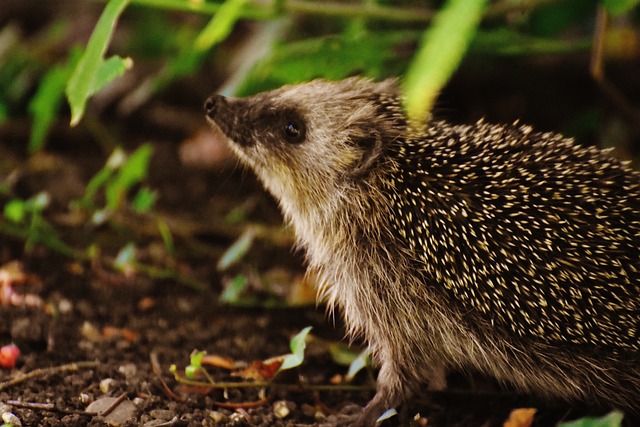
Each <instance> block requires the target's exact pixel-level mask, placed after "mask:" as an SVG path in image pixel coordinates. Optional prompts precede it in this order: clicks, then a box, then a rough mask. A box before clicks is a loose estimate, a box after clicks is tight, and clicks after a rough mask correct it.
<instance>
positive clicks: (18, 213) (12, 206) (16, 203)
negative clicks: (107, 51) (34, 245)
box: [2, 199, 27, 223]
mask: <svg viewBox="0 0 640 427" xmlns="http://www.w3.org/2000/svg"><path fill="white" fill-rule="evenodd" d="M2 213H3V215H4V217H5V218H7V219H8V220H9V221H11V222H15V223H21V222H22V221H23V220H24V217H25V215H26V213H27V209H26V206H25V202H24V200H20V199H11V200H9V201H8V202H7V204H5V205H4V208H3V210H2Z"/></svg>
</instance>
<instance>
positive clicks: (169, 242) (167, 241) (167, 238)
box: [156, 218, 175, 255]
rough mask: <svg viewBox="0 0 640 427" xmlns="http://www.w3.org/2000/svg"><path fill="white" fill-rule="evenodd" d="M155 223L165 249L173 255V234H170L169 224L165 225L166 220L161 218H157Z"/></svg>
mask: <svg viewBox="0 0 640 427" xmlns="http://www.w3.org/2000/svg"><path fill="white" fill-rule="evenodd" d="M156 224H157V225H158V231H159V232H160V236H161V237H162V241H163V242H164V247H165V249H166V250H167V252H168V253H169V254H170V255H173V254H174V252H175V245H174V244H173V235H172V234H171V229H170V228H169V225H167V222H166V221H165V220H164V219H162V218H157V219H156Z"/></svg>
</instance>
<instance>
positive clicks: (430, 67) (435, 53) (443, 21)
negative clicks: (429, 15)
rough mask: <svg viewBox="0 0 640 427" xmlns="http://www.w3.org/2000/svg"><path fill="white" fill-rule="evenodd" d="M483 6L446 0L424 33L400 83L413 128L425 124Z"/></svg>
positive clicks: (477, 0) (482, 1)
mask: <svg viewBox="0 0 640 427" xmlns="http://www.w3.org/2000/svg"><path fill="white" fill-rule="evenodd" d="M486 3H487V0H448V1H447V2H446V3H445V5H444V6H443V7H442V9H441V10H440V11H439V12H438V14H437V15H436V16H435V18H434V20H433V24H432V25H431V26H430V27H429V28H428V29H427V31H425V33H424V37H423V39H422V42H421V45H420V47H419V49H418V52H416V54H415V56H414V59H413V61H412V63H411V65H410V67H409V70H408V71H407V74H406V77H405V80H404V94H405V99H404V106H405V109H406V111H407V115H408V116H409V120H410V121H411V122H412V123H413V125H415V126H423V125H424V123H426V119H427V117H428V115H429V111H430V110H431V106H432V104H433V101H434V100H435V98H436V96H437V94H438V92H439V91H440V90H441V89H442V87H443V86H444V85H445V83H446V82H447V81H448V80H449V78H450V77H451V75H452V74H453V72H454V71H455V69H456V68H457V66H458V64H459V63H460V61H461V60H462V57H463V56H464V53H465V51H466V50H467V48H468V46H469V44H470V43H471V41H472V40H473V37H474V35H475V32H476V30H477V28H478V25H479V24H480V19H481V17H482V13H483V11H484V9H485V6H486Z"/></svg>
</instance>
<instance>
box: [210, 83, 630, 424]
mask: <svg viewBox="0 0 640 427" xmlns="http://www.w3.org/2000/svg"><path fill="white" fill-rule="evenodd" d="M205 108H206V110H207V115H208V118H209V121H210V122H211V123H212V124H213V125H214V128H217V129H218V130H219V131H222V132H223V133H224V134H225V135H226V137H227V139H228V140H229V141H230V145H231V147H232V149H233V151H234V152H235V153H236V154H237V155H238V156H239V157H240V159H241V160H242V161H243V162H244V163H246V164H247V165H248V166H249V167H251V168H252V169H253V170H254V171H255V172H256V174H257V176H258V177H259V178H260V180H261V181H262V182H263V183H264V185H265V187H266V188H267V189H268V190H269V191H270V192H271V193H272V194H273V195H274V196H275V197H276V198H277V199H278V201H279V203H280V206H281V207H282V210H283V212H284V215H285V217H286V218H287V219H288V221H290V222H291V223H292V224H293V226H294V229H295V233H296V237H297V241H298V243H299V245H300V246H301V247H302V248H303V249H304V251H305V253H306V255H307V259H308V262H309V264H310V267H312V268H313V269H314V270H316V271H317V272H318V273H319V274H320V277H321V278H322V287H321V289H320V291H321V293H322V294H323V295H324V296H325V297H326V298H327V300H328V301H329V306H330V307H332V308H333V307H336V308H338V309H339V310H340V311H341V312H342V314H343V315H344V318H345V323H346V325H347V326H348V328H349V330H350V332H351V333H352V334H361V335H362V337H363V338H364V339H365V340H366V342H367V343H368V345H369V346H370V347H371V350H372V351H373V354H374V356H375V357H376V359H377V361H378V362H379V363H380V367H381V369H380V373H379V376H378V391H377V393H376V396H375V397H374V399H373V400H372V401H371V402H370V403H369V404H368V405H367V407H366V408H365V410H364V412H363V414H362V415H361V416H360V418H359V419H358V420H357V421H356V422H355V424H354V425H356V426H368V425H373V424H374V423H375V420H376V419H377V418H378V416H379V415H380V414H381V413H382V412H383V411H384V410H385V409H386V408H388V407H392V406H396V405H398V404H400V403H402V402H403V401H404V400H406V399H407V398H408V397H409V396H411V395H412V394H414V393H415V392H416V391H417V390H418V389H419V387H421V386H423V385H425V384H426V383H431V384H432V385H434V384H435V385H436V386H437V385H440V386H442V378H441V373H442V372H443V371H448V370H450V369H457V370H474V371H479V372H482V373H484V374H487V375H490V376H492V377H494V378H496V379H497V380H498V381H500V382H501V383H504V384H507V385H510V386H512V387H514V388H516V389H518V390H520V391H523V392H528V393H533V394H537V395H540V396H543V397H549V398H563V399H567V400H583V401H594V402H601V403H606V404H609V405H611V406H614V407H617V408H621V409H626V410H631V411H634V412H640V403H639V402H640V399H638V398H637V396H638V394H639V393H640V250H639V249H640V174H639V173H638V172H635V171H633V170H631V169H630V167H629V166H628V164H627V163H624V162H621V161H619V160H617V159H616V158H614V157H613V156H612V155H611V154H610V153H609V152H606V151H602V150H599V149H596V148H585V147H580V146H579V145H577V144H575V143H574V142H573V140H571V139H567V138H564V137H562V136H561V135H558V134H553V133H539V132H534V131H533V130H532V129H531V128H530V127H528V126H522V125H517V124H515V125H508V126H504V125H492V124H487V123H484V122H479V123H476V124H474V125H464V126H463V125H458V126H455V125H450V124H448V123H446V122H442V121H430V122H429V123H428V124H427V126H426V128H425V129H423V130H417V129H413V128H411V127H410V126H408V124H407V122H406V120H405V116H404V114H403V112H402V109H401V107H400V94H399V93H398V90H397V88H396V86H395V83H394V82H392V81H385V82H382V83H374V82H371V81H369V80H366V79H359V78H352V79H347V80H344V81H341V82H334V83H331V82H325V81H314V82H310V83H306V84H301V85H296V86H285V87H283V88H280V89H277V90H275V91H272V92H266V93H263V94H259V95H256V96H254V97H250V98H245V99H226V98H223V97H221V96H213V97H211V98H210V99H209V100H208V101H207V104H206V106H205Z"/></svg>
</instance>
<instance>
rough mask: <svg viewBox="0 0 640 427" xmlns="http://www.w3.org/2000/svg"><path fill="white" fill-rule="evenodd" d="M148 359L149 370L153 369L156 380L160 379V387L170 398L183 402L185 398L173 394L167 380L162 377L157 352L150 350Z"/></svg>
mask: <svg viewBox="0 0 640 427" xmlns="http://www.w3.org/2000/svg"><path fill="white" fill-rule="evenodd" d="M149 360H150V361H151V370H152V371H153V373H154V375H155V376H156V377H157V378H158V380H160V384H162V389H163V390H164V393H165V394H166V395H167V396H168V397H169V398H170V399H173V400H175V401H176V402H184V401H185V399H183V398H182V397H180V396H178V395H177V394H175V393H174V392H173V390H171V388H169V386H168V385H167V382H166V381H165V380H164V378H163V377H162V368H161V367H160V361H159V360H158V353H156V352H155V351H152V352H151V353H150V354H149Z"/></svg>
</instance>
